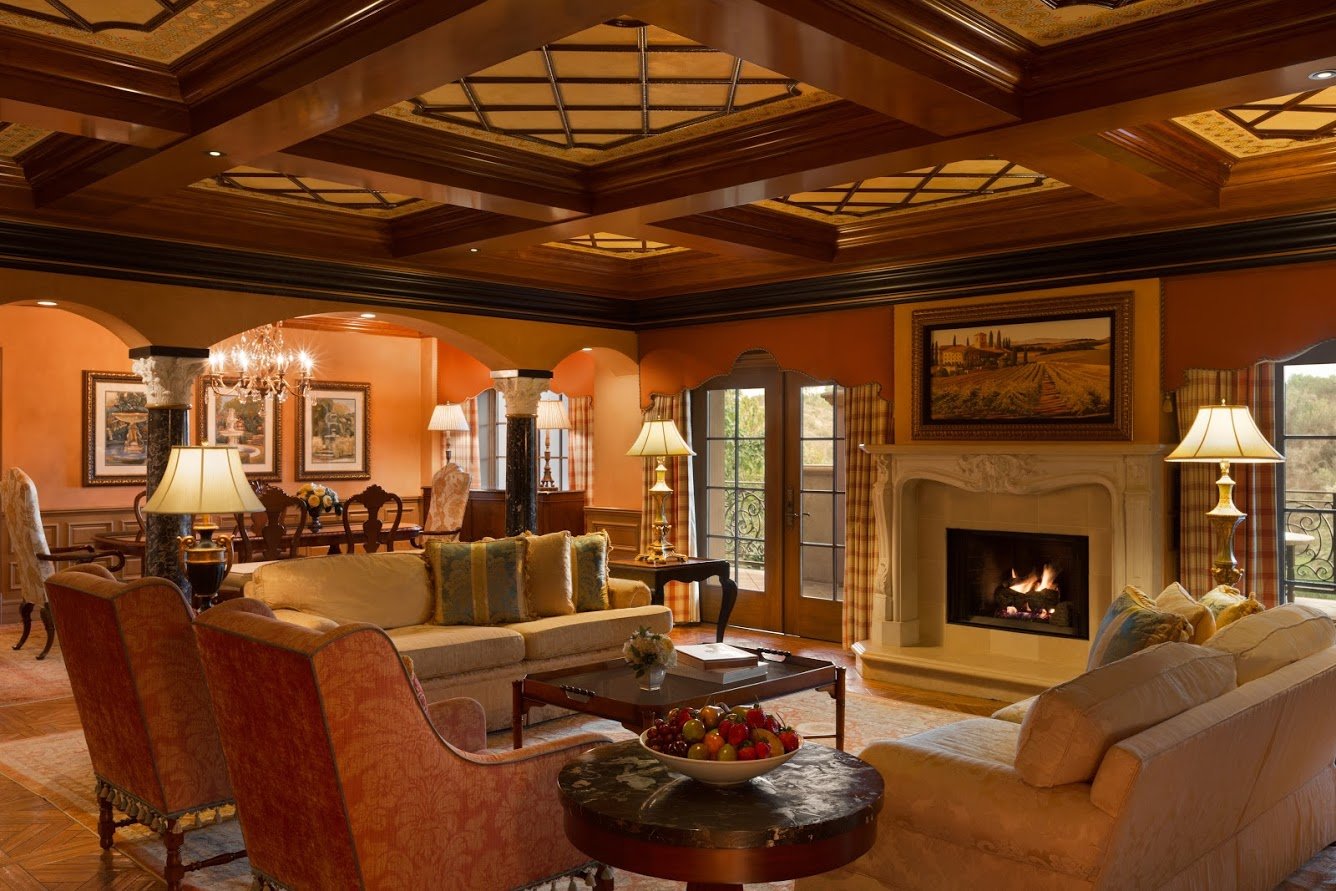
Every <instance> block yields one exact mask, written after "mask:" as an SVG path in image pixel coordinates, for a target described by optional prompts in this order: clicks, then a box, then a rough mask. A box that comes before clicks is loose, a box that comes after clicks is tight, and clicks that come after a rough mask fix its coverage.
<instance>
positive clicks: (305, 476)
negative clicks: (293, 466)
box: [297, 381, 371, 482]
mask: <svg viewBox="0 0 1336 891" xmlns="http://www.w3.org/2000/svg"><path fill="white" fill-rule="evenodd" d="M297 479H298V480H299V481H301V482H306V481H307V480H366V479H371V385H370V384H350V383H338V382H333V381H312V382H311V389H310V390H309V391H308V392H307V393H306V395H305V396H304V397H301V398H300V399H299V400H298V401H297Z"/></svg>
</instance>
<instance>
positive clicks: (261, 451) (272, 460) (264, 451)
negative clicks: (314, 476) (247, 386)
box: [195, 385, 283, 480]
mask: <svg viewBox="0 0 1336 891" xmlns="http://www.w3.org/2000/svg"><path fill="white" fill-rule="evenodd" d="M195 404H196V405H198V406H199V419H198V428H199V441H200V444H201V445H221V446H236V448H237V451H238V452H240V453H241V466H242V468H244V469H245V471H246V476H247V477H248V478H250V479H252V480H278V479H282V478H283V466H282V465H281V464H280V463H279V462H280V461H281V460H282V454H283V448H282V446H283V426H282V423H281V421H282V406H281V405H280V404H279V403H278V402H277V401H276V400H275V399H274V397H272V396H270V397H268V398H266V399H262V400H261V399H242V398H241V397H239V396H224V395H223V394H221V393H216V392H214V391H213V390H210V389H209V388H208V387H205V386H202V385H201V386H200V388H199V398H198V399H197V400H196V402H195Z"/></svg>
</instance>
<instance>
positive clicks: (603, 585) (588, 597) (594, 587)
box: [571, 531, 608, 613]
mask: <svg viewBox="0 0 1336 891" xmlns="http://www.w3.org/2000/svg"><path fill="white" fill-rule="evenodd" d="M571 583H572V585H571V586H572V588H573V589H574V594H575V611H576V612H579V613H587V612H593V611H594V610H600V609H607V608H608V533H607V532H603V531H599V532H590V533H589V534H587V535H572V536H571Z"/></svg>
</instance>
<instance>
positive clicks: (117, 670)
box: [46, 565, 272, 891]
mask: <svg viewBox="0 0 1336 891" xmlns="http://www.w3.org/2000/svg"><path fill="white" fill-rule="evenodd" d="M46 590H47V594H48V595H49V597H50V603H51V611H52V613H53V614H54V616H55V620H56V627H57V628H59V629H60V637H61V649H62V652H63V653H64V657H65V666H66V668H67V669H68V671H69V676H70V686H71V687H72V688H73V690H74V704H75V705H76V706H77V707H78V709H79V720H80V722H81V723H82V724H83V731H84V738H85V739H86V740H87V742H88V755H89V757H90V758H91V759H92V761H93V773H94V774H95V775H96V776H97V800H98V826H97V834H98V839H99V840H100V842H101V844H102V847H103V848H104V849H107V848H110V847H111V846H112V843H113V840H114V838H113V837H114V834H115V831H116V829H117V827H120V826H126V825H129V824H131V823H141V824H143V825H144V826H147V827H148V828H149V829H151V830H152V831H154V832H156V833H158V835H160V836H161V837H162V841H163V844H164V845H165V846H166V848H167V862H166V865H165V867H164V869H163V878H165V879H166V880H167V887H168V889H170V891H175V889H177V888H180V887H181V881H182V879H183V878H184V876H185V874H186V872H187V871H188V870H193V869H200V868H203V867H208V866H216V865H219V864H221V863H227V862H229V861H232V860H236V859H237V858H238V857H244V856H245V855H246V852H245V851H234V852H231V853H227V854H220V855H218V856H215V857H211V858H209V859H208V860H204V861H200V862H196V863H182V862H181V845H182V843H183V841H184V834H185V832H186V831H188V830H190V829H194V828H197V827H199V826H202V825H207V824H208V823H211V822H214V821H216V820H217V819H218V816H219V809H220V808H223V807H225V806H228V805H230V804H231V803H232V785H231V783H230V782H229V781H228V777H227V767H226V765H225V764H224V762H223V751H222V743H221V741H220V739H219V737H218V725H217V723H216V722H215V721H214V717H213V710H212V708H211V706H210V704H209V691H208V688H207V687H206V686H205V684H204V671H203V668H202V667H201V666H200V659H199V651H198V650H197V648H196V645H195V636H194V633H193V632H192V630H191V627H190V625H191V620H192V619H193V617H194V611H193V610H191V608H190V606H189V605H188V604H187V603H186V599H185V597H184V596H183V595H182V594H181V589H180V588H178V587H176V585H174V584H172V583H171V582H169V581H167V580H166V579H160V578H153V577H148V578H143V579H140V580H138V581H134V582H130V583H128V584H123V583H121V582H118V581H116V580H115V579H114V578H113V577H112V575H111V573H110V572H107V571H106V570H105V569H104V568H102V567H101V566H96V565H91V566H82V567H78V568H77V569H75V570H69V571H66V572H60V573H56V574H55V575H53V576H51V578H49V579H48V580H47V582H46ZM250 683H256V678H254V677H252V678H251V679H250ZM259 686H261V687H264V688H266V689H267V687H266V685H263V684H260V685H259ZM271 693H272V691H271ZM113 809H115V810H118V811H121V812H122V813H125V814H126V815H127V817H126V819H123V820H119V821H118V820H115V819H114V818H113V813H112V812H113Z"/></svg>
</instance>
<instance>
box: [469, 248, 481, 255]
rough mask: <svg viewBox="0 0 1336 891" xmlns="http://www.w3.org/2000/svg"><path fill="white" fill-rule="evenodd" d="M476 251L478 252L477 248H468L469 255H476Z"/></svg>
mask: <svg viewBox="0 0 1336 891" xmlns="http://www.w3.org/2000/svg"><path fill="white" fill-rule="evenodd" d="M478 250H479V248H469V253H470V254H476V253H478Z"/></svg>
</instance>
